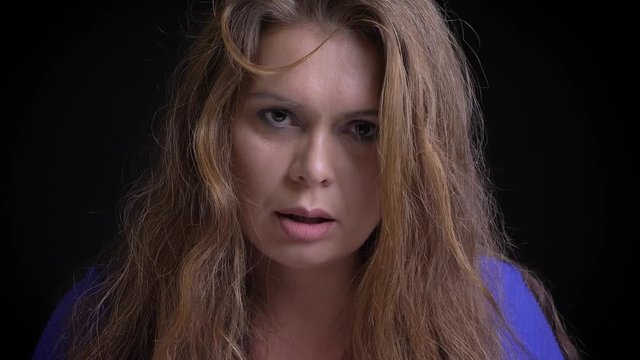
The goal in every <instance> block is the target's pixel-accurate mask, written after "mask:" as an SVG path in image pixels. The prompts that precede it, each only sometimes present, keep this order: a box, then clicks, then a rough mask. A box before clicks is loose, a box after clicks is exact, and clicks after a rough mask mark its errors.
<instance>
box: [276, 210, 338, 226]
mask: <svg viewBox="0 0 640 360" xmlns="http://www.w3.org/2000/svg"><path fill="white" fill-rule="evenodd" d="M276 214H277V215H278V216H279V217H285V218H288V219H291V220H293V221H296V222H299V223H304V224H321V223H324V222H328V221H335V220H333V219H327V218H323V217H306V216H300V215H294V214H283V213H280V212H276Z"/></svg>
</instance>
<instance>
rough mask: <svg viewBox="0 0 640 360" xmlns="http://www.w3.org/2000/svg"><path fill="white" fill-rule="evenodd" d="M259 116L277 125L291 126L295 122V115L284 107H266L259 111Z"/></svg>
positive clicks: (272, 124)
mask: <svg viewBox="0 0 640 360" xmlns="http://www.w3.org/2000/svg"><path fill="white" fill-rule="evenodd" d="M258 117H259V118H260V120H262V121H264V122H265V123H267V124H268V125H271V126H275V127H286V126H291V125H293V123H294V119H293V115H292V114H291V113H290V112H289V111H287V110H284V109H264V110H260V111H258Z"/></svg>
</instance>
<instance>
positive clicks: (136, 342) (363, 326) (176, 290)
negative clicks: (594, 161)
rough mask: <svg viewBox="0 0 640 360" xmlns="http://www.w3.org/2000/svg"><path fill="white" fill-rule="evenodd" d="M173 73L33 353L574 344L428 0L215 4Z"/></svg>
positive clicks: (525, 352)
mask: <svg viewBox="0 0 640 360" xmlns="http://www.w3.org/2000/svg"><path fill="white" fill-rule="evenodd" d="M176 75H177V76H176V80H177V82H176V84H177V87H176V89H175V92H174V96H173V98H172V100H171V106H170V107H169V108H168V112H167V115H166V119H165V120H166V122H165V126H164V129H163V133H162V137H161V144H160V145H161V146H160V147H159V151H158V156H157V159H156V161H155V163H154V167H153V169H152V171H150V172H149V175H148V177H147V178H146V180H145V182H144V183H142V184H141V185H140V186H138V188H137V189H136V190H135V191H134V192H132V193H131V195H130V196H129V197H128V199H127V202H126V206H125V207H124V209H123V214H124V216H123V227H122V229H123V231H122V238H123V241H122V247H121V249H120V250H121V251H120V252H118V253H117V254H116V255H115V256H113V257H112V260H111V261H110V262H109V263H108V264H107V265H104V266H100V267H96V268H93V269H91V271H89V272H88V274H87V276H86V277H85V279H84V280H83V282H82V283H80V284H78V286H76V287H75V289H74V290H73V291H71V292H70V293H69V294H68V296H67V298H66V299H64V300H63V301H62V302H61V304H60V305H59V307H58V309H57V310H56V313H55V314H54V316H53V317H52V320H51V321H50V323H49V325H48V328H47V330H45V333H44V334H43V336H42V339H41V342H40V344H39V346H38V349H36V353H35V357H39V356H44V355H43V354H63V355H64V356H66V357H68V358H72V359H92V358H100V359H103V358H113V359H129V358H152V359H497V358H527V357H529V358H544V359H549V358H561V357H563V356H564V357H566V358H576V357H577V355H576V353H575V350H574V348H573V346H572V345H571V342H570V341H569V340H568V337H567V335H566V333H565V331H564V329H563V327H562V324H561V323H560V322H559V320H558V315H557V314H556V313H555V310H554V309H553V305H552V303H551V302H550V300H549V298H548V295H545V294H546V293H545V292H544V289H543V288H542V287H541V286H540V283H539V282H537V281H535V279H534V278H533V277H532V276H531V275H527V273H526V272H524V270H523V269H521V268H520V267H519V266H517V265H516V264H514V263H513V262H512V261H510V260H509V259H508V258H507V256H506V255H505V254H504V251H503V250H502V249H503V248H504V246H505V245H506V243H505V241H506V240H505V237H504V235H503V234H501V233H500V232H499V231H498V229H497V227H496V226H495V225H496V224H495V219H496V211H495V209H494V208H493V206H492V200H491V198H490V196H489V195H488V193H487V190H486V185H485V184H484V180H485V178H484V175H483V169H482V157H481V153H480V151H479V150H478V149H477V148H476V145H477V143H476V142H475V141H476V140H478V139H477V136H476V135H477V134H479V132H477V130H478V126H479V125H480V124H479V121H480V117H479V113H478V111H477V104H476V101H475V98H474V94H473V85H472V82H471V79H470V78H471V76H470V73H469V70H468V68H467V65H466V63H465V60H464V57H463V55H462V53H461V51H460V49H459V47H458V46H457V45H456V42H455V39H454V37H453V36H452V34H451V33H450V31H449V30H448V29H447V26H446V23H445V20H444V19H443V17H442V14H441V13H440V10H439V8H438V7H437V6H436V4H434V3H432V2H431V1H427V0H413V1H406V0H402V1H400V0H396V1H391V0H377V1H373V0H369V1H365V0H361V1H355V0H354V1H328V0H325V1H322V0H315V1H312V0H307V1H294V0H280V1H255V0H254V1H251V0H244V1H220V2H215V3H214V9H213V11H212V15H211V17H210V21H209V22H208V23H207V24H206V25H205V26H204V27H203V29H202V31H201V33H200V35H199V36H198V37H197V38H196V40H195V42H194V44H193V46H192V48H191V50H190V52H189V54H188V56H186V58H185V61H184V62H183V64H182V65H181V66H180V68H179V69H178V72H177V73H176ZM524 280H526V281H524ZM525 284H527V285H529V287H527V285H525ZM529 289H532V290H535V291H534V293H535V297H534V295H533V294H532V292H531V291H530V290H529ZM536 299H537V300H538V302H536ZM539 303H540V304H545V308H544V313H543V311H542V309H541V307H540V306H539V305H538V304H539Z"/></svg>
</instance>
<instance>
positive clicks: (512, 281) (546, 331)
mask: <svg viewBox="0 0 640 360" xmlns="http://www.w3.org/2000/svg"><path fill="white" fill-rule="evenodd" d="M484 272H485V273H484V279H485V281H486V283H487V286H488V287H489V289H490V290H491V291H492V293H493V295H494V296H495V297H496V300H497V301H498V304H499V305H500V308H501V309H502V311H503V314H504V317H505V319H506V321H507V322H508V323H509V325H510V326H511V328H512V329H513V331H514V332H515V334H516V336H518V338H519V339H520V341H522V343H523V345H524V346H525V348H526V349H527V350H528V352H529V354H530V355H531V357H529V356H528V355H527V354H526V353H525V352H524V351H523V350H522V349H521V348H519V347H518V346H517V345H515V344H514V343H513V342H512V341H509V340H506V339H507V338H506V337H505V338H504V340H503V345H504V346H505V348H506V349H507V351H506V352H507V359H508V360H521V359H536V360H537V359H544V360H556V359H559V360H562V359H564V358H563V356H562V355H561V351H560V347H559V346H558V342H557V341H556V338H555V337H554V335H553V331H552V330H551V327H550V326H549V323H548V322H547V320H546V318H545V316H544V314H543V313H542V310H541V308H540V306H539V305H538V303H537V302H536V300H535V298H534V297H533V294H532V293H531V291H530V290H529V289H528V288H527V286H526V285H525V283H524V281H523V279H522V275H521V274H520V271H519V270H517V269H516V268H515V267H513V266H511V265H509V264H507V263H504V262H501V261H496V260H490V261H487V262H485V269H484ZM97 278H98V276H97V271H96V269H95V268H90V269H89V270H88V271H87V272H86V273H85V275H84V277H83V279H82V280H81V281H79V282H78V283H76V284H75V285H74V286H73V287H72V288H71V289H70V290H69V291H68V292H67V294H66V295H65V296H64V297H63V298H62V300H61V301H60V302H59V303H58V305H57V306H56V308H55V310H54V312H53V313H52V315H51V317H50V318H49V321H48V322H47V325H46V327H45V328H44V331H43V332H42V335H41V336H40V340H39V341H38V344H37V346H36V349H35V351H34V353H33V357H32V359H33V360H49V359H65V358H66V356H65V353H64V350H65V349H66V341H67V339H66V337H65V334H64V326H65V323H66V320H67V319H68V317H69V315H70V312H71V308H72V307H73V304H74V303H75V302H76V301H77V300H78V298H79V297H80V296H81V295H82V294H83V293H85V292H87V291H88V290H89V289H90V286H91V284H92V283H95V282H96V280H97Z"/></svg>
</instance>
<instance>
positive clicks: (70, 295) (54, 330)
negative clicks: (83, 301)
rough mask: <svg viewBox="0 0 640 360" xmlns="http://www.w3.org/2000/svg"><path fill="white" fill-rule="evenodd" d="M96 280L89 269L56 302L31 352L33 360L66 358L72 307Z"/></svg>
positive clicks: (95, 276)
mask: <svg viewBox="0 0 640 360" xmlns="http://www.w3.org/2000/svg"><path fill="white" fill-rule="evenodd" d="M96 279H97V271H96V269H95V268H94V267H92V268H89V269H88V270H87V271H86V272H85V274H84V276H83V278H82V279H81V280H80V281H79V282H77V283H75V284H74V285H73V287H72V288H71V289H70V290H69V291H67V293H66V294H65V295H64V297H63V298H62V299H61V300H60V301H59V302H58V304H57V306H56V308H55V310H54V311H53V313H52V314H51V316H50V317H49V321H48V322H47V325H46V326H45V328H44V331H43V332H42V334H41V335H40V339H39V340H38V344H37V345H36V348H35V350H34V352H33V356H32V359H33V360H50V359H66V358H67V354H66V351H67V347H68V344H67V336H66V326H67V323H68V321H69V317H70V316H71V310H72V309H73V305H74V304H75V303H76V301H78V299H79V298H80V296H82V295H83V294H84V293H86V292H87V291H88V290H89V289H90V287H91V285H92V284H94V283H95V281H96Z"/></svg>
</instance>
